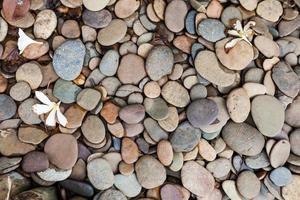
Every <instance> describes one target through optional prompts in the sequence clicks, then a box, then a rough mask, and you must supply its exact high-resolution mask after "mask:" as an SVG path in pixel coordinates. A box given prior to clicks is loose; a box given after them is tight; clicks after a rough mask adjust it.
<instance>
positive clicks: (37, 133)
mask: <svg viewBox="0 0 300 200" xmlns="http://www.w3.org/2000/svg"><path fill="white" fill-rule="evenodd" d="M47 137H48V134H47V133H46V132H45V131H43V130H42V129H39V128H37V127H31V126H29V127H20V128H19V130H18V138H19V140H21V141H22V142H25V143H29V144H34V145H37V144H40V143H41V142H42V141H43V140H45V139H46V138H47Z"/></svg>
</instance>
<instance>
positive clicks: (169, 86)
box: [161, 81, 190, 108]
mask: <svg viewBox="0 0 300 200" xmlns="http://www.w3.org/2000/svg"><path fill="white" fill-rule="evenodd" d="M173 91H176V92H173ZM161 95H162V97H163V98H164V99H165V100H166V101H167V102H168V103H169V104H172V105H174V106H176V107H179V108H182V107H185V106H187V105H188V104H189V103H190V96H189V93H188V91H187V90H186V89H185V88H184V87H183V86H182V85H181V84H179V83H178V82H177V81H168V82H167V83H166V84H165V85H164V86H163V87H162V90H161Z"/></svg>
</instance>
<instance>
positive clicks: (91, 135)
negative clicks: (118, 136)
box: [81, 115, 105, 144]
mask: <svg viewBox="0 0 300 200" xmlns="http://www.w3.org/2000/svg"><path fill="white" fill-rule="evenodd" d="M81 131H82V134H83V136H84V137H85V139H87V140H88V141H89V142H91V143H94V144H98V143H100V142H102V141H103V140H104V138H105V126H104V124H103V122H102V121H101V119H100V118H99V117H97V116H95V115H89V116H88V117H87V118H86V119H85V120H84V122H83V123H82V126H81Z"/></svg>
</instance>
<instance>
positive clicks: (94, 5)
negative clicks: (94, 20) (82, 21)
mask: <svg viewBox="0 0 300 200" xmlns="http://www.w3.org/2000/svg"><path fill="white" fill-rule="evenodd" d="M109 1H110V0H102V1H98V0H83V1H82V2H83V5H84V7H86V8H87V9H88V10H90V11H99V10H102V9H103V8H105V7H106V6H107V5H108V3H109Z"/></svg>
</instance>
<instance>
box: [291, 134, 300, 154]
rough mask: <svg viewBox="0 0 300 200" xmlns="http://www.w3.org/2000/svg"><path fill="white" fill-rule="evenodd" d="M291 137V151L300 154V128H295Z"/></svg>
mask: <svg viewBox="0 0 300 200" xmlns="http://www.w3.org/2000/svg"><path fill="white" fill-rule="evenodd" d="M289 138H290V143H291V151H292V152H293V153H294V154H295V155H297V156H299V155H300V148H299V147H300V146H299V143H300V131H299V129H295V130H293V131H292V132H291V133H290V135H289Z"/></svg>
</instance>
